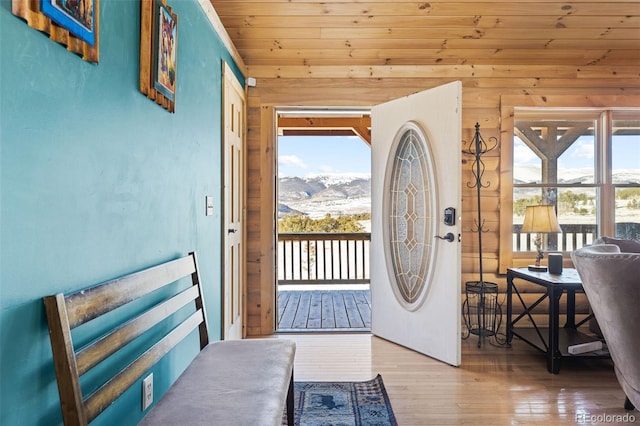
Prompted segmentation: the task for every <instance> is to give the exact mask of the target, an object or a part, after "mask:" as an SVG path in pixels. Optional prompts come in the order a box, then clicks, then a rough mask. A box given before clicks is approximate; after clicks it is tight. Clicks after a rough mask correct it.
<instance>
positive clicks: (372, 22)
mask: <svg viewBox="0 0 640 426" xmlns="http://www.w3.org/2000/svg"><path fill="white" fill-rule="evenodd" d="M283 23H285V24H286V26H287V27H288V28H341V27H354V28H392V27H396V28H397V27H404V28H425V27H426V28H455V27H472V28H481V29H483V28H484V29H487V28H547V29H552V28H608V27H617V28H640V16H630V15H627V14H620V15H613V16H566V15H560V16H559V15H548V16H544V15H541V16H508V15H490V16H477V15H469V16H415V15H409V16H384V15H377V16H366V17H362V16H333V15H332V16H309V15H301V16H290V17H286V18H283V17H282V16H273V15H266V16H262V15H261V16H256V15H248V16H226V17H224V25H225V27H226V28H228V29H233V28H245V27H253V28H281V27H282V26H283ZM400 24H401V25H400Z"/></svg>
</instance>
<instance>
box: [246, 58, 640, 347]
mask: <svg viewBox="0 0 640 426" xmlns="http://www.w3.org/2000/svg"><path fill="white" fill-rule="evenodd" d="M248 76H250V77H254V78H256V81H257V84H256V86H255V87H250V88H249V89H248V109H249V110H248V135H247V138H248V140H247V144H248V158H247V165H248V192H247V197H248V200H247V207H248V210H247V224H248V239H247V251H248V252H247V259H248V264H247V287H248V288H247V295H248V299H247V301H246V312H247V318H246V326H247V335H249V336H259V335H268V334H271V333H272V332H273V327H274V315H275V313H276V312H277V309H276V306H275V282H276V279H275V269H274V268H275V264H276V263H275V255H274V253H275V252H274V249H275V237H274V236H275V226H276V219H275V213H274V212H275V204H274V203H275V182H276V169H275V165H276V148H277V147H276V145H275V136H274V135H275V131H274V120H275V116H274V111H275V107H276V106H372V105H375V104H379V103H382V102H385V101H388V100H390V99H393V98H397V97H401V96H405V95H409V94H411V93H415V92H418V91H421V90H425V89H429V88H432V87H435V86H438V85H441V84H444V83H448V82H451V81H455V80H460V81H462V84H463V97H462V108H463V111H462V126H463V140H465V141H469V140H470V139H471V138H472V136H473V132H474V125H475V124H476V122H477V123H479V124H480V126H481V133H482V135H483V137H484V138H485V139H488V138H490V137H496V138H498V140H499V148H498V149H496V150H495V151H493V152H491V153H489V154H488V155H487V156H486V157H485V164H486V167H487V171H486V173H485V178H486V179H487V180H488V181H489V182H490V186H489V188H487V189H483V190H482V215H483V217H484V219H485V220H486V222H485V227H486V228H488V230H489V231H488V232H487V233H485V234H483V248H482V251H483V257H484V262H483V269H484V279H485V280H486V281H491V282H496V283H498V284H499V285H500V289H501V293H502V295H501V298H500V299H501V300H503V299H504V297H502V296H503V295H504V291H505V288H506V278H505V276H504V275H503V274H500V273H499V249H500V240H501V239H500V226H499V224H500V222H499V221H500V210H501V204H504V202H503V203H501V194H500V152H501V151H500V146H501V143H502V141H501V120H502V119H501V114H502V113H503V111H502V109H501V104H502V99H504V97H505V96H509V97H511V99H514V97H515V98H516V99H518V98H519V97H520V98H524V99H528V98H530V99H531V101H530V102H525V104H530V105H537V106H545V105H546V104H547V99H549V98H553V99H554V102H556V103H557V102H560V103H562V99H566V102H567V104H568V106H571V105H574V104H575V105H574V106H585V105H584V100H585V99H587V98H589V97H593V96H595V97H602V98H603V99H608V100H616V99H623V98H624V99H625V100H624V104H625V105H630V104H635V105H636V106H640V73H639V71H638V68H637V66H624V65H621V66H599V65H592V66H587V67H574V66H556V65H517V66H510V65H480V66H473V65H468V66H465V65H441V66H438V65H429V66H393V67H392V66H287V67H270V66H260V65H256V66H248ZM509 141H510V139H509ZM509 143H510V142H509ZM336 154H337V155H339V153H336ZM465 157H468V156H465V155H463V176H462V182H463V188H462V194H463V201H462V207H463V208H462V256H463V259H462V282H461V285H464V283H465V282H466V281H474V280H477V279H478V278H477V276H478V275H477V274H478V260H477V257H478V243H477V236H476V235H475V234H474V233H472V232H471V228H472V226H473V218H474V217H475V216H476V210H477V207H476V198H475V197H476V193H475V190H472V189H469V188H467V187H466V183H467V182H469V181H471V180H472V179H473V176H472V173H471V164H472V159H471V157H468V158H465ZM464 160H468V161H464ZM567 266H568V265H567ZM527 291H528V292H529V293H527V295H526V296H525V297H527V298H530V299H531V300H535V299H537V297H538V296H539V294H537V291H538V289H536V288H534V287H532V288H528V289H527ZM579 305H580V306H579V309H580V310H581V311H582V312H584V311H586V309H587V305H586V303H583V302H580V303H579ZM543 314H544V312H543Z"/></svg>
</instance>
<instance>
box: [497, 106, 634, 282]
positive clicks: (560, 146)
mask: <svg viewBox="0 0 640 426" xmlns="http://www.w3.org/2000/svg"><path fill="white" fill-rule="evenodd" d="M503 117H504V111H503ZM512 117H513V121H512V123H513V129H512V133H513V140H512V141H510V140H509V139H507V138H504V139H503V146H502V150H503V152H502V155H505V151H506V154H507V155H506V157H508V160H509V162H508V163H506V160H507V159H506V158H504V159H502V168H503V170H508V171H510V172H511V173H505V174H503V178H502V180H501V193H502V194H503V199H505V196H510V201H511V206H510V207H511V208H510V209H506V208H505V207H506V206H502V209H501V246H502V245H508V247H501V255H500V258H501V272H502V271H503V269H506V267H510V266H522V265H520V264H519V262H518V261H519V260H520V259H523V260H525V259H526V260H527V261H530V258H531V252H532V251H533V250H535V248H532V240H533V236H532V235H529V234H523V233H521V232H520V228H521V225H522V221H523V218H524V210H525V208H526V206H528V205H537V204H549V205H553V206H555V210H556V213H557V216H558V221H559V223H560V227H561V228H562V233H560V234H548V235H546V236H545V237H546V238H545V239H546V241H545V247H546V249H547V251H564V252H570V251H573V250H575V249H577V248H580V247H582V246H584V245H588V244H591V243H592V242H593V240H594V239H596V238H597V237H599V236H601V235H610V236H616V237H618V238H630V239H635V240H639V241H640V109H632V108H619V109H615V108H573V109H568V108H562V109H560V108H517V107H514V108H513V111H512ZM503 130H504V126H503ZM503 134H504V133H503ZM505 139H506V141H505ZM506 144H509V145H510V146H509V147H505V146H504V145H506ZM505 148H506V149H505ZM504 175H507V176H504ZM507 191H509V192H510V194H506V192H507ZM509 211H510V212H511V214H510V215H509ZM506 222H510V223H506ZM509 229H510V230H511V232H509ZM505 231H506V232H505ZM503 232H504V233H507V234H508V235H507V236H506V237H505V235H502V233H503ZM505 252H509V254H510V256H505Z"/></svg>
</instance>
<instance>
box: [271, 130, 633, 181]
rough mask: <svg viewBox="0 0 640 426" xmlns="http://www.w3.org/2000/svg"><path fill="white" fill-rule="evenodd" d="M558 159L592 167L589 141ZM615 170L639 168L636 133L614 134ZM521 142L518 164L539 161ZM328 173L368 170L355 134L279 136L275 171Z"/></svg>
mask: <svg viewBox="0 0 640 426" xmlns="http://www.w3.org/2000/svg"><path fill="white" fill-rule="evenodd" d="M581 139H582V140H578V141H577V142H576V143H574V144H573V145H572V146H571V147H570V148H569V149H568V150H567V151H566V152H565V153H564V154H563V155H562V157H561V158H560V161H559V164H560V167H567V168H585V167H591V168H592V167H593V165H594V162H593V155H594V149H593V140H592V138H590V137H588V138H581ZM613 145H614V152H613V165H614V168H615V169H640V136H637V135H636V136H616V138H615V139H614V144H613ZM524 148H526V146H524V144H522V146H520V147H519V146H516V152H515V153H514V156H515V158H516V159H518V160H519V164H539V163H540V159H539V158H538V157H536V156H535V154H534V153H533V152H532V151H531V150H529V149H528V148H526V149H524ZM328 173H367V174H370V173H371V148H370V147H369V146H368V145H367V144H366V143H364V141H362V139H360V138H358V137H356V136H280V137H278V174H279V175H280V176H307V175H317V174H328Z"/></svg>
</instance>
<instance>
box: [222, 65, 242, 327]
mask: <svg viewBox="0 0 640 426" xmlns="http://www.w3.org/2000/svg"><path fill="white" fill-rule="evenodd" d="M223 74H224V83H223V86H224V90H223V108H224V135H223V139H224V159H223V168H224V172H223V173H224V208H223V209H224V218H223V238H224V280H223V281H224V289H223V292H224V294H223V298H224V303H223V338H224V339H241V338H242V337H243V324H242V317H243V313H242V309H243V308H242V303H243V300H244V298H243V289H244V270H243V266H242V265H243V264H244V262H243V258H242V257H243V253H244V247H243V245H244V227H243V217H244V203H243V194H244V165H243V158H244V155H243V147H244V133H245V132H244V120H245V112H244V111H245V94H244V90H243V88H242V86H241V85H240V83H239V82H238V80H237V79H236V77H235V75H234V74H233V72H232V71H231V69H230V68H229V65H227V63H224V72H223Z"/></svg>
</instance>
